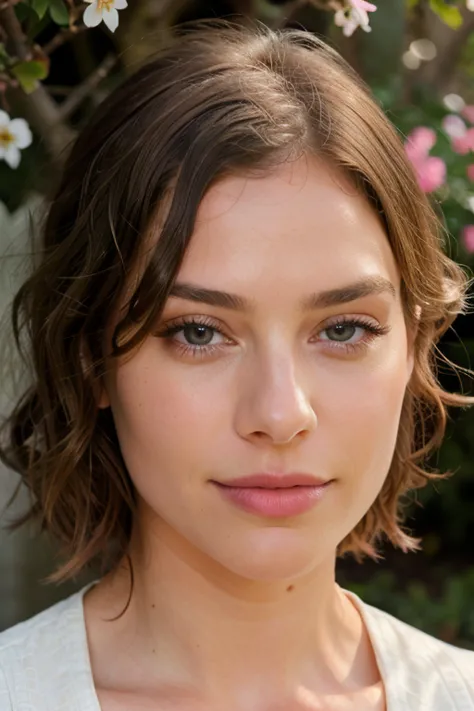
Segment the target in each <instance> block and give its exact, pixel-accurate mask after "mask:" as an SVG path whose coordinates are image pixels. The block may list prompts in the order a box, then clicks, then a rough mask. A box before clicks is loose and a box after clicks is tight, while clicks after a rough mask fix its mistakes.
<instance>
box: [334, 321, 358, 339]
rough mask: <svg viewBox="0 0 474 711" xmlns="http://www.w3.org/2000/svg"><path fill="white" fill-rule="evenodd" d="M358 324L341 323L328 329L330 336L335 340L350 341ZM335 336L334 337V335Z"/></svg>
mask: <svg viewBox="0 0 474 711" xmlns="http://www.w3.org/2000/svg"><path fill="white" fill-rule="evenodd" d="M355 330H356V326H352V325H351V324H347V323H339V324H336V325H335V326H331V327H330V328H328V329H327V332H328V336H329V337H330V338H331V340H333V341H348V340H350V339H351V338H352V336H353V335H354V333H355ZM333 336H334V337H333Z"/></svg>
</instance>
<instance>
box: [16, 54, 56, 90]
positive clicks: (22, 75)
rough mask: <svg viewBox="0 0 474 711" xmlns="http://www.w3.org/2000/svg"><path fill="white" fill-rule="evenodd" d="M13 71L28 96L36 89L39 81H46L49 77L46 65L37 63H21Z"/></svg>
mask: <svg viewBox="0 0 474 711" xmlns="http://www.w3.org/2000/svg"><path fill="white" fill-rule="evenodd" d="M11 71H12V74H14V76H15V77H16V78H17V79H18V81H19V82H20V85H21V87H22V89H23V90H24V91H25V92H26V93H27V94H31V92H32V91H34V90H35V89H36V87H37V85H38V80H39V79H46V77H47V76H48V68H47V66H46V64H45V63H44V62H37V61H32V62H19V63H18V64H15V66H14V67H12V70H11Z"/></svg>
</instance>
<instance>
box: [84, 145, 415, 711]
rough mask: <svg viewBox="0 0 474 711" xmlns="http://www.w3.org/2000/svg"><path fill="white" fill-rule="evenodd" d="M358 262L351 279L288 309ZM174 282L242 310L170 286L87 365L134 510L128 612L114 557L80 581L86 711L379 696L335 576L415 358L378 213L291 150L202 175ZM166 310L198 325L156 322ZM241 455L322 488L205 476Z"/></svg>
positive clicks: (372, 488)
mask: <svg viewBox="0 0 474 711" xmlns="http://www.w3.org/2000/svg"><path fill="white" fill-rule="evenodd" d="M156 238H158V235H157V236H156ZM367 279H369V280H370V279H371V280H372V281H371V284H372V286H373V285H374V284H375V285H377V286H378V288H377V289H375V290H374V291H373V292H371V293H366V294H365V295H361V296H358V297H357V298H355V299H352V300H351V301H350V302H345V303H340V302H337V303H331V304H327V303H326V304H322V303H319V304H318V305H314V304H313V308H311V309H309V310H306V311H304V310H302V309H301V303H300V302H301V301H302V300H303V299H307V298H308V296H309V295H310V294H313V293H314V292H321V291H327V290H333V289H338V288H340V287H346V286H347V285H352V284H354V283H356V282H360V281H363V280H367ZM382 280H386V282H387V283H389V284H390V285H391V288H387V289H383V288H381V285H382ZM177 281H178V282H179V283H187V284H192V285H195V286H196V285H197V286H201V287H205V288H207V289H214V290H221V291H226V292H230V293H232V294H235V295H239V296H241V297H245V298H246V299H248V300H252V302H253V307H252V308H250V309H248V310H245V311H240V310H239V311H236V310H232V309H229V308H227V307H224V306H215V305H214V306H211V305H209V304H206V303H197V302H195V301H190V300H187V299H184V298H181V297H180V298H178V297H171V298H170V299H169V300H168V303H167V304H166V307H165V311H164V313H163V316H162V319H161V321H160V323H159V324H157V329H156V333H157V334H160V335H153V334H152V335H150V336H149V337H148V338H147V339H146V341H145V342H144V344H143V345H142V347H141V348H140V349H139V350H138V352H137V353H136V354H135V355H134V356H133V358H131V359H129V360H127V362H124V363H122V364H120V365H119V367H114V368H111V369H110V372H109V373H108V376H107V378H106V380H105V383H104V391H103V394H102V396H101V400H100V406H101V407H109V406H110V407H112V411H113V414H114V419H115V424H116V428H117V433H118V436H119V440H120V443H121V448H122V452H123V456H124V459H125V462H126V464H127V467H128V470H129V472H130V476H131V478H132V480H133V482H134V485H135V488H136V491H137V496H138V502H139V506H138V516H137V520H136V521H135V526H134V531H133V537H132V544H131V551H130V553H131V558H132V561H133V567H134V572H135V585H134V592H133V595H132V598H131V603H130V606H129V608H128V609H127V611H126V612H125V614H124V615H123V616H122V617H120V618H119V619H118V620H116V621H114V622H109V621H106V619H107V618H111V617H113V616H115V615H117V614H118V613H120V611H121V610H122V609H123V607H124V606H125V603H126V601H127V598H128V590H129V587H128V586H129V578H128V574H127V572H126V570H125V568H124V567H121V568H120V569H119V570H118V571H116V572H115V573H114V574H113V575H109V576H107V577H106V578H104V579H103V580H102V581H101V582H100V583H99V584H98V585H97V586H96V587H94V588H93V589H92V590H91V591H90V592H89V593H88V594H87V595H86V598H85V617H86V625H87V630H88V641H89V647H90V654H91V664H92V669H93V673H94V679H95V683H96V688H97V695H98V698H99V701H100V704H101V707H102V711H122V710H125V709H127V711H135V710H137V711H138V710H141V709H143V710H145V709H147V710H148V709H150V710H151V709H153V710H157V711H168V710H171V709H173V710H175V711H198V710H201V709H202V711H204V710H206V711H214V710H215V711H217V710H218V709H219V711H221V710H222V709H229V711H303V710H305V711H316V710H318V709H324V710H325V711H362V710H363V711H385V709H386V699H385V693H384V685H383V681H382V679H381V677H380V673H379V670H378V667H377V663H376V660H375V656H374V651H373V648H372V644H371V641H370V639H369V636H368V633H367V630H366V629H365V626H364V623H363V621H362V619H361V616H360V614H359V612H358V610H357V609H356V607H355V606H354V605H353V603H352V601H350V600H349V598H348V597H347V596H346V595H345V594H344V592H343V591H341V589H340V588H339V587H338V586H337V585H336V583H335V572H334V571H335V560H336V548H337V545H338V544H339V543H340V541H342V540H343V539H344V538H345V537H346V536H347V535H348V534H349V533H350V531H351V530H352V529H353V528H354V526H355V525H356V524H357V523H358V521H359V520H360V519H361V518H362V517H363V516H364V514H365V513H366V512H367V510H368V509H369V508H370V506H371V505H372V503H373V501H374V500H375V498H376V496H377V494H378V493H379V491H380V489H381V487H382V485H383V482H384V480H385V477H386V476H387V473H388V470H389V467H390V463H391V459H392V455H393V451H394V447H395V442H396V436H397V430H398V423H399V418H400V411H401V406H402V401H403V396H404V392H405V388H406V385H407V383H408V380H409V378H410V375H411V371H412V367H413V362H412V357H411V351H410V347H409V338H408V334H407V330H406V326H405V321H404V317H403V310H402V304H401V299H400V275H399V273H398V269H397V265H396V263H395V260H394V257H393V255H392V252H391V249H390V247H389V244H388V241H387V238H386V236H385V234H384V232H383V229H382V227H381V225H380V223H379V221H378V219H377V217H376V216H375V215H374V214H373V213H372V211H371V208H370V207H369V205H368V204H367V203H366V201H365V200H364V199H363V198H362V197H361V196H359V195H357V194H356V193H355V191H354V189H353V188H352V187H351V186H349V185H348V184H347V183H346V182H345V181H344V180H343V178H342V177H341V176H338V175H337V174H336V173H334V172H333V171H329V169H328V168H327V167H325V166H323V165H322V164H321V163H319V162H317V161H316V160H313V159H311V160H310V159H301V160H300V161H298V162H295V163H293V164H286V165H284V166H281V167H280V168H278V170H277V171H275V172H274V173H272V174H270V175H268V176H267V177H265V178H251V179H244V178H242V177H234V178H226V179H225V180H223V181H222V182H221V183H219V184H217V185H215V186H214V187H213V188H212V189H211V190H210V191H209V193H208V194H207V195H206V197H205V198H204V200H203V202H202V204H201V206H200V210H199V214H198V221H197V225H196V230H195V233H194V235H193V238H192V242H191V245H190V248H189V250H188V252H187V254H186V257H185V260H184V263H183V265H182V267H181V270H180V273H179V275H178V279H177ZM384 284H385V282H384ZM183 317H186V318H188V317H195V318H196V319H198V320H199V319H200V323H201V324H202V323H203V320H204V322H205V323H204V325H205V327H206V328H205V329H204V331H202V330H200V331H196V330H193V328H192V327H187V328H186V329H185V330H181V331H179V332H178V333H175V334H173V335H172V336H168V337H167V338H164V337H162V334H163V327H165V326H167V325H170V324H171V325H175V324H176V321H177V320H179V321H180V323H181V319H182V318H183ZM351 319H352V321H351ZM355 321H356V322H357V323H359V325H354V322H355ZM341 322H345V323H346V325H345V326H344V325H343V324H342V323H341ZM351 324H352V325H351ZM336 326H337V328H336V330H334V329H335V327H336ZM370 326H373V327H377V328H379V329H381V330H380V333H378V335H374V333H373V332H372V331H371V330H370ZM215 329H218V330H217V331H216V330H215ZM219 331H221V332H222V333H219ZM203 336H205V337H207V339H208V341H209V343H210V345H206V346H202V343H203V342H204V341H203ZM199 339H200V340H199ZM206 343H207V341H206ZM210 346H216V348H214V350H212V351H209V350H207V351H206V350H205V349H206V348H208V349H209V348H210ZM191 349H196V350H194V351H193V352H191ZM197 351H199V352H197ZM193 353H194V355H193ZM256 472H280V473H289V472H305V473H312V474H314V475H315V476H318V477H322V478H324V479H325V480H328V481H329V480H332V483H331V484H330V486H329V487H328V489H327V490H326V492H325V495H324V496H323V498H322V499H321V500H320V501H319V502H318V503H317V504H316V505H315V506H314V507H313V508H312V509H310V510H309V511H307V512H305V513H303V514H300V515H297V516H291V517H285V518H277V519H274V518H273V519H270V518H265V517H264V516H259V515H256V514H251V513H248V512H245V511H242V510H241V509H238V508H236V507H235V506H234V505H233V504H231V503H229V502H228V501H227V500H224V498H223V497H222V495H221V493H220V491H219V490H218V488H217V487H216V486H215V485H214V484H212V480H219V481H226V480H229V479H232V478H235V477H238V476H242V475H245V474H251V473H256Z"/></svg>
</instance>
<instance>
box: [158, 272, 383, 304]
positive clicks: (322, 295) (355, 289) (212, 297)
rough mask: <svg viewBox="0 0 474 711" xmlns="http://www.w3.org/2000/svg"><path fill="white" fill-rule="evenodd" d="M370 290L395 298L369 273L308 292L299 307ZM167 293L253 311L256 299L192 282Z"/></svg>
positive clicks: (356, 296)
mask: <svg viewBox="0 0 474 711" xmlns="http://www.w3.org/2000/svg"><path fill="white" fill-rule="evenodd" d="M374 294H389V295H390V296H392V297H393V298H396V290H395V287H394V286H393V284H392V283H391V282H390V281H389V280H388V279H386V278H385V277H382V276H377V275H374V276H370V277H367V278H365V279H362V280H360V281H356V282H353V283H352V284H346V285H345V286H341V287H338V288H336V289H329V290H327V291H320V292H318V293H314V294H310V295H309V296H306V297H304V298H303V299H302V301H301V302H300V307H301V310H302V311H312V310H316V309H323V308H328V307H329V306H337V305H338V304H347V303H349V302H351V301H355V300H356V299H361V298H363V297H364V296H371V295H374ZM169 295H170V297H176V298H179V299H186V300H187V301H196V302H199V303H202V304H208V305H209V306H218V307H221V308H224V309H231V310H232V311H247V312H248V311H253V310H254V309H255V306H256V303H255V301H253V300H250V299H247V298H246V297H243V296H238V295H237V294H229V293H228V292H226V291H218V290H216V289H206V288H204V287H201V286H197V285H195V284H188V283H176V284H174V285H173V286H172V288H171V291H170V294H169Z"/></svg>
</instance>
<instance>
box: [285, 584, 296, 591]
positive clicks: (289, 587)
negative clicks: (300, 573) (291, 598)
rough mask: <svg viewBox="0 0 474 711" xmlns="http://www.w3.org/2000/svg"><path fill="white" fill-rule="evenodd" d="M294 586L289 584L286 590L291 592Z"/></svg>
mask: <svg viewBox="0 0 474 711" xmlns="http://www.w3.org/2000/svg"><path fill="white" fill-rule="evenodd" d="M293 588H294V585H288V587H287V588H286V591H287V592H291V591H292V590H293Z"/></svg>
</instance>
